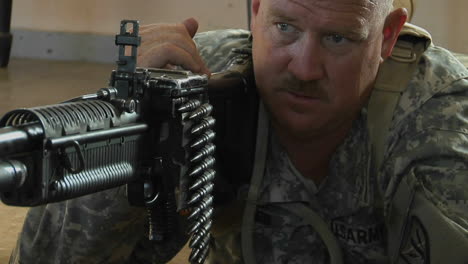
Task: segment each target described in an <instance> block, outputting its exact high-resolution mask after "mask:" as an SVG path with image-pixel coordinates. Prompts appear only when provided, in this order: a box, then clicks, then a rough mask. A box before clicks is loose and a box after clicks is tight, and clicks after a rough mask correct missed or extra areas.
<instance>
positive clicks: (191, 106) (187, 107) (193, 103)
mask: <svg viewBox="0 0 468 264" xmlns="http://www.w3.org/2000/svg"><path fill="white" fill-rule="evenodd" d="M200 105H201V102H200V100H196V99H193V100H190V101H188V102H187V103H185V104H183V105H182V106H181V107H179V109H177V111H179V112H181V113H185V112H190V111H193V110H195V109H197V108H198V107H199V106H200Z"/></svg>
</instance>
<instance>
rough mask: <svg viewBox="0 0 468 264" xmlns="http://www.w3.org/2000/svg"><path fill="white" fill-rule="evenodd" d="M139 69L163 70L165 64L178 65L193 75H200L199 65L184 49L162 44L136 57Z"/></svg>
mask: <svg viewBox="0 0 468 264" xmlns="http://www.w3.org/2000/svg"><path fill="white" fill-rule="evenodd" d="M137 61H138V66H139V67H150V68H163V67H165V66H166V65H167V64H172V65H180V66H181V67H183V68H184V69H187V70H190V71H192V72H194V73H200V70H201V65H200V64H199V63H198V62H197V61H195V60H194V59H193V57H192V55H191V54H190V53H188V52H186V51H185V50H184V49H182V48H180V47H178V46H175V45H171V44H168V43H164V44H161V45H158V46H154V47H153V48H152V49H151V50H149V51H148V52H147V53H146V54H144V55H141V56H138V60H137Z"/></svg>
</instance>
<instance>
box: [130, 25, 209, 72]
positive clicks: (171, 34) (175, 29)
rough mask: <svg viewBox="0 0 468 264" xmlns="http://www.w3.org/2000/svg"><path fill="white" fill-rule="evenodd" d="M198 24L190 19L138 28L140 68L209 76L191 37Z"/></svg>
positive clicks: (138, 60) (138, 61)
mask: <svg viewBox="0 0 468 264" xmlns="http://www.w3.org/2000/svg"><path fill="white" fill-rule="evenodd" d="M197 29H198V22H197V21H196V20H195V19H193V18H189V19H186V20H185V21H183V22H182V23H180V24H150V25H144V26H141V27H140V36H141V46H140V47H139V48H138V58H137V63H138V66H139V67H151V68H171V67H172V66H174V65H176V66H181V67H182V68H184V69H186V70H190V71H192V72H194V73H199V74H207V75H208V76H209V75H210V72H209V70H208V68H207V67H206V65H205V63H204V62H203V60H202V58H201V57H200V55H199V53H198V50H197V47H196V46H195V42H194V41H193V39H192V38H193V36H195V33H196V32H197Z"/></svg>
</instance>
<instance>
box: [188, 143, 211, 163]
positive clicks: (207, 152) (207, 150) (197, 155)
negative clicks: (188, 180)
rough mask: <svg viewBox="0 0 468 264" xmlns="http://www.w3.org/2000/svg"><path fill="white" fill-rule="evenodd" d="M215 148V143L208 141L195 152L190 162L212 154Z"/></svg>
mask: <svg viewBox="0 0 468 264" xmlns="http://www.w3.org/2000/svg"><path fill="white" fill-rule="evenodd" d="M215 150H216V147H215V145H214V144H211V143H210V144H208V145H206V146H204V147H203V148H202V149H200V151H198V152H196V153H195V155H194V157H193V158H192V159H190V162H192V163H195V162H199V161H200V160H202V159H204V158H206V157H208V156H210V155H212V154H214V152H215Z"/></svg>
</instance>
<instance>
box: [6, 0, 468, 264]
mask: <svg viewBox="0 0 468 264" xmlns="http://www.w3.org/2000/svg"><path fill="white" fill-rule="evenodd" d="M0 1H3V0H0ZM404 1H405V0H400V1H398V2H404ZM247 6H248V4H247V1H245V0H196V1H193V0H170V1H169V0H152V1H148V0H132V1H129V0H126V1H124V0H99V1H95V0H81V1H76V0H14V1H13V9H12V16H11V32H12V34H13V45H12V50H11V60H10V64H9V66H8V68H3V69H0V113H1V114H2V115H3V113H5V112H6V111H8V110H11V109H14V108H18V107H29V106H35V105H45V104H52V103H57V102H60V101H63V100H65V99H67V98H70V97H74V96H78V95H81V94H84V93H91V92H95V91H96V90H97V89H99V88H101V87H104V86H105V85H106V82H107V80H108V78H109V74H110V71H111V70H112V69H113V67H114V65H113V62H114V61H115V59H116V55H117V51H116V49H115V47H114V35H115V34H116V32H117V31H118V30H119V24H120V20H122V19H137V20H139V21H140V22H141V24H149V23H158V22H171V23H172V22H174V23H175V22H180V21H182V20H184V19H186V18H188V17H194V18H196V19H197V20H198V21H199V24H200V28H199V31H207V30H213V29H221V28H244V29H247V28H248V22H247V21H248V15H247ZM409 8H410V9H412V10H413V12H414V14H413V20H412V22H413V23H414V24H417V25H419V26H422V27H424V28H426V29H427V30H429V32H430V33H431V34H432V36H433V39H434V43H435V44H436V45H440V46H443V47H446V48H448V49H450V50H452V51H456V52H461V53H468V31H467V30H466V28H467V25H468V16H466V10H468V1H466V0H450V1H440V0H416V1H414V5H413V6H412V8H411V6H409ZM0 11H1V10H0ZM25 212H26V209H24V208H14V207H6V206H4V205H1V204H0V215H1V217H0V237H1V238H0V263H7V260H8V256H9V254H10V251H11V249H12V247H13V245H14V242H15V241H16V237H17V234H18V232H19V230H20V227H21V225H22V221H23V218H24V215H25ZM186 259H187V252H186V251H185V252H182V253H181V256H179V257H178V258H177V259H175V260H173V262H171V263H187V261H186Z"/></svg>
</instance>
